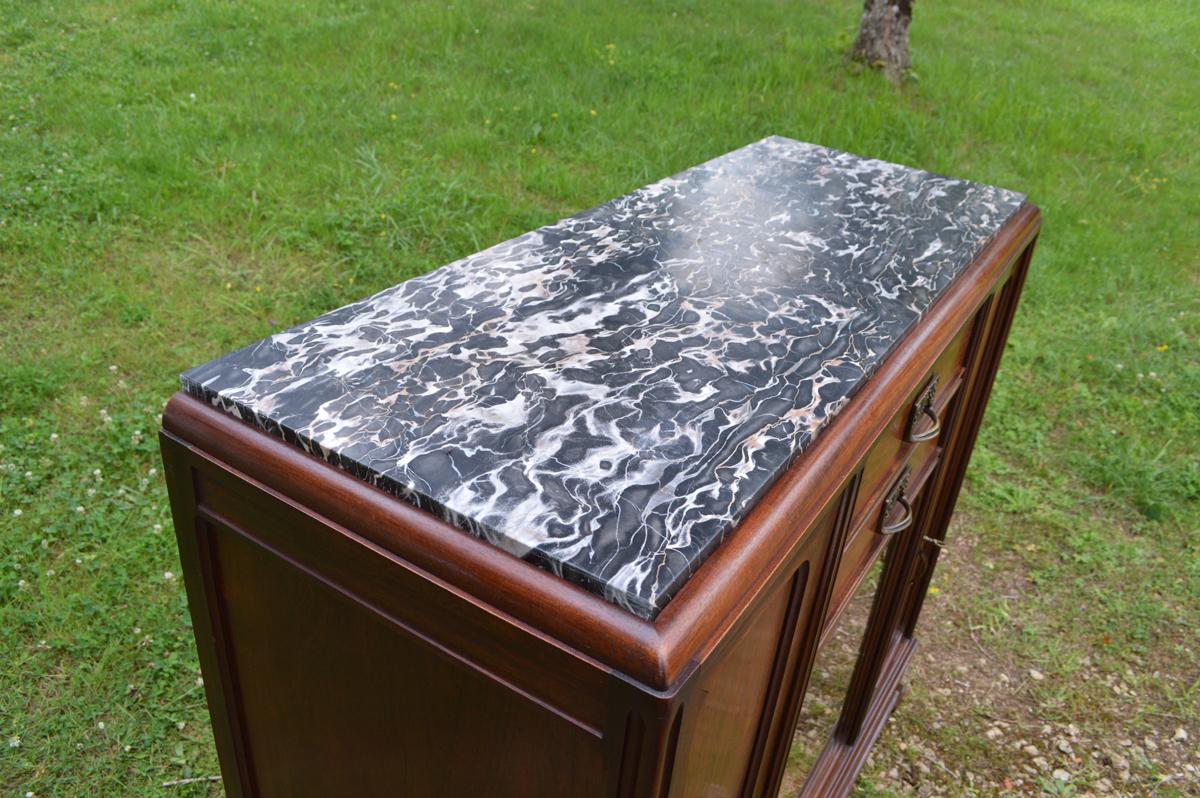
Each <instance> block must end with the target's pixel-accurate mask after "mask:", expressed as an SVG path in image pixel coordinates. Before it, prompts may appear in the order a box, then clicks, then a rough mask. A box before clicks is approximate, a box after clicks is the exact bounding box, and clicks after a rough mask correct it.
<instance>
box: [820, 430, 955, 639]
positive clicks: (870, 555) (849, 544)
mask: <svg viewBox="0 0 1200 798" xmlns="http://www.w3.org/2000/svg"><path fill="white" fill-rule="evenodd" d="M909 452H910V457H909V459H908V460H906V461H905V462H904V463H902V464H901V466H900V468H898V469H896V473H895V474H894V475H893V478H892V481H891V482H888V483H883V484H882V485H880V486H879V488H878V489H877V490H875V491H872V493H871V495H870V496H869V497H868V498H867V505H866V511H865V512H864V513H862V514H861V517H858V518H856V519H855V521H854V522H853V523H854V526H853V527H852V528H851V530H850V533H849V534H848V535H847V538H846V547H845V549H844V550H843V551H842V557H841V562H840V563H839V564H838V571H837V578H836V580H835V581H834V586H833V595H832V597H831V598H830V611H829V613H828V615H827V616H826V621H825V628H824V630H823V632H822V638H824V636H825V635H826V634H828V633H829V631H830V630H832V629H833V627H834V626H835V625H836V624H837V620H838V618H839V617H840V615H841V613H842V611H843V610H844V609H845V608H846V605H847V604H849V603H850V599H851V597H853V595H854V591H855V590H857V589H858V585H859V583H860V582H862V580H863V577H864V576H866V574H867V571H869V570H870V569H871V566H872V565H873V564H874V562H875V559H876V558H877V557H878V556H879V555H880V553H882V551H883V549H884V548H885V547H886V546H887V544H888V543H890V542H891V541H893V540H895V539H896V537H897V533H885V531H884V529H885V525H895V524H897V523H899V522H900V521H901V519H902V517H903V514H904V513H905V512H909V513H910V514H915V513H917V512H918V510H917V507H918V504H919V503H918V497H919V495H920V493H921V490H922V489H923V488H924V487H925V485H926V483H928V482H929V477H930V476H931V475H932V474H933V470H934V468H935V467H936V466H937V462H938V458H939V456H940V454H941V449H940V448H938V447H937V445H936V444H935V442H934V441H926V442H924V443H920V444H914V445H912V446H911V447H910V449H909ZM902 479H903V480H905V482H906V484H905V485H903V486H900V485H899V484H898V483H899V482H900V481H901V480H902ZM861 495H862V494H861V493H860V496H861ZM895 495H900V496H902V497H903V499H904V501H905V502H907V503H908V505H909V506H908V507H907V508H905V507H903V506H902V505H903V503H902V502H899V501H894V500H893V496H895ZM916 523H919V519H917V518H915V517H914V518H912V519H911V524H916ZM907 528H909V527H908V526H905V527H904V529H907ZM901 531H903V530H897V532H901Z"/></svg>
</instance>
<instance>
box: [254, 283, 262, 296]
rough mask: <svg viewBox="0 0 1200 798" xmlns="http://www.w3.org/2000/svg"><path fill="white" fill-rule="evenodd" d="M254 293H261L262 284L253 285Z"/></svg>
mask: <svg viewBox="0 0 1200 798" xmlns="http://www.w3.org/2000/svg"><path fill="white" fill-rule="evenodd" d="M254 293H256V294H261V293H262V286H261V285H256V286H254Z"/></svg>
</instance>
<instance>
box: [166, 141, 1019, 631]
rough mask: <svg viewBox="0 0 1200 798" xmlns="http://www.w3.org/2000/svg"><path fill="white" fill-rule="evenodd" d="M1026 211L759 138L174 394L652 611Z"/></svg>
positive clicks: (837, 155) (291, 333)
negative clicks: (967, 268) (983, 251)
mask: <svg viewBox="0 0 1200 798" xmlns="http://www.w3.org/2000/svg"><path fill="white" fill-rule="evenodd" d="M1023 199H1024V198H1023V196H1022V195H1020V194H1015V193H1012V192H1010V191H1005V190H1003V189H998V188H993V187H990V186H983V185H979V184H976V183H970V182H967V181H963V180H954V179H949V178H945V177H939V176H936V175H932V174H930V173H928V172H922V171H918V170H914V169H909V168H906V167H903V166H897V165H895V164H889V163H884V162H882V161H876V160H869V159H865V158H859V157H856V156H853V155H848V154H846V153H842V152H837V151H834V150H829V149H825V148H823V147H817V146H814V145H811V144H803V143H800V142H797V141H792V140H790V139H785V138H780V137H770V138H767V139H764V140H762V141H759V142H757V143H755V144H751V145H749V146H747V147H743V148H741V149H739V150H736V151H734V152H731V153H728V154H726V155H723V156H721V157H719V158H716V159H714V160H712V161H709V162H708V163H705V164H702V165H700V166H697V167H694V168H692V169H689V170H687V171H685V172H683V173H681V174H678V175H676V176H674V177H670V178H667V179H665V180H660V181H659V182H657V183H654V184H652V185H649V186H647V187H645V188H642V189H639V190H637V191H634V192H633V193H631V194H628V195H626V196H624V197H620V198H618V199H615V200H613V201H611V202H608V203H606V204H604V205H601V206H599V207H597V208H593V209H592V210H589V211H585V212H583V213H580V214H578V215H576V216H572V217H570V218H569V219H564V220H562V221H560V222H557V223H555V224H552V225H549V226H547V227H543V228H541V229H540V230H535V231H533V232H530V233H526V234H525V235H523V236H520V237H518V238H515V239H513V240H511V241H507V242H504V243H502V244H498V245H496V246H494V247H491V248H490V249H487V250H484V251H483V252H480V253H478V254H475V255H471V256H469V257H467V258H463V259H462V260H459V261H456V262H454V263H451V264H449V265H447V266H443V267H442V268H440V269H437V270H436V271H433V272H430V273H429V274H426V275H424V276H422V277H418V278H416V279H412V280H408V281H407V282H404V283H401V284H400V285H397V286H395V287H393V288H389V289H387V290H386V291H382V292H380V293H378V294H376V295H374V296H371V297H368V298H366V299H364V300H362V301H359V302H356V303H354V304H352V305H347V306H346V307H344V308H341V309H339V310H335V311H333V312H331V313H328V314H326V315H324V316H321V317H320V318H317V319H314V320H313V321H310V322H308V323H306V324H301V325H300V326H298V327H294V328H292V329H290V330H287V331H286V332H281V333H278V334H277V335H273V336H271V337H269V338H266V339H264V340H262V341H259V342H258V343H256V344H252V345H251V346H248V347H246V348H244V349H241V350H239V351H237V352H234V353H232V354H229V355H226V356H224V357H221V358H218V359H217V360H214V361H212V362H211V363H208V364H207V365H204V366H200V367H198V368H195V369H192V370H191V371H188V372H187V373H185V374H184V375H183V377H182V382H183V385H184V388H185V389H186V390H187V391H188V392H189V393H191V394H193V395H195V396H197V397H200V398H202V399H204V400H206V401H208V402H211V403H212V404H214V405H216V406H217V407H220V408H223V409H224V410H226V411H228V412H230V413H232V414H234V415H236V416H238V417H239V418H242V419H244V420H246V421H248V422H250V423H252V424H254V425H256V426H258V427H261V428H262V429H264V430H266V431H267V432H269V433H271V434H273V435H278V436H281V437H283V438H284V439H286V440H288V441H290V442H291V443H294V444H296V445H298V446H300V447H302V448H303V449H305V450H306V451H309V452H311V453H313V454H315V455H317V456H319V457H322V458H324V459H325V460H327V461H329V462H330V463H332V464H334V465H336V466H338V467H340V468H343V469H345V470H346V471H349V472H350V473H352V474H354V475H355V476H358V477H360V478H362V479H364V480H367V481H368V482H371V483H372V484H374V485H377V486H379V487H380V488H382V489H383V490H385V491H388V492H389V493H391V494H394V495H395V496H398V497H399V498H401V499H403V500H405V501H409V502H412V503H413V504H416V505H417V506H419V507H422V508H424V509H426V510H428V511H430V512H433V513H436V514H438V515H440V516H441V517H443V518H445V519H446V520H447V521H449V522H450V523H451V524H454V525H455V526H457V527H460V528H462V529H463V530H466V531H467V532H469V533H471V534H474V535H477V536H479V537H481V538H483V539H484V540H486V541H488V542H489V543H491V544H493V545H495V546H499V547H500V548H503V549H505V550H506V551H509V552H511V553H512V554H515V555H516V556H518V557H523V558H525V559H526V560H529V561H531V562H533V563H536V564H537V565H539V566H541V567H544V568H547V569H549V570H551V571H552V572H554V573H556V574H558V575H560V576H562V577H563V578H565V579H568V580H570V581H572V582H575V583H578V584H580V585H582V586H584V587H585V588H587V589H588V590H591V591H593V592H595V593H598V594H601V595H603V596H604V597H605V598H607V599H608V600H609V601H612V602H615V603H616V604H618V605H620V606H622V607H625V608H626V609H628V610H629V611H631V612H633V613H635V614H636V615H638V616H640V617H642V618H648V619H649V618H653V617H654V616H655V615H656V613H657V612H658V611H659V610H660V609H662V607H663V606H664V605H665V604H666V603H667V602H668V601H669V600H670V598H671V596H672V595H674V594H675V593H676V592H677V591H678V589H679V588H680V586H681V585H683V583H684V582H685V581H686V580H687V578H688V576H689V575H690V574H691V573H692V572H693V571H694V570H695V569H696V567H697V566H698V565H699V564H700V563H701V562H702V561H703V560H704V558H705V557H706V556H708V555H709V554H710V553H711V552H712V551H713V549H714V548H715V547H716V546H717V545H718V544H719V543H720V542H721V540H722V539H724V538H725V536H726V535H728V534H729V533H730V531H731V530H733V529H734V528H735V526H736V525H737V523H738V522H739V521H740V520H741V519H742V518H743V517H744V516H745V515H746V513H747V511H748V510H749V509H750V507H751V506H752V505H753V504H754V502H755V501H756V500H757V499H758V498H759V497H760V496H761V495H762V494H763V492H764V491H765V490H766V489H767V488H768V487H769V486H770V485H771V483H772V482H774V481H775V479H776V478H777V477H778V476H779V475H780V474H781V473H782V472H783V471H784V469H785V468H786V466H787V465H788V463H789V462H790V461H791V460H792V458H793V457H795V455H796V454H797V453H798V452H800V451H802V450H803V449H804V448H805V447H807V446H808V445H809V443H811V442H812V440H813V438H814V437H815V436H816V435H817V433H818V432H819V431H820V429H821V428H822V427H824V426H825V425H826V424H827V423H828V422H829V420H830V419H831V418H832V417H833V416H834V415H836V414H837V412H838V410H839V409H841V408H842V407H843V406H844V405H845V404H846V401H847V400H848V399H849V398H850V397H851V396H852V395H853V394H854V393H855V391H857V390H858V388H859V387H860V386H861V385H862V384H863V382H864V381H865V380H866V379H867V377H868V376H869V375H870V374H871V373H872V372H873V371H874V370H875V369H876V367H877V366H878V365H879V363H880V361H881V360H882V359H883V358H884V357H886V356H887V354H888V353H889V352H890V351H891V350H892V349H893V348H894V347H895V346H896V344H897V342H898V341H899V340H900V339H901V338H902V337H903V336H904V334H905V333H906V332H907V331H908V330H909V329H910V328H911V327H912V326H913V325H914V324H915V323H916V321H917V320H918V318H919V317H920V316H921V314H922V313H923V312H924V311H925V310H926V309H927V308H928V307H929V306H930V304H931V303H932V302H933V301H934V300H935V299H936V298H937V297H938V296H939V294H940V293H941V292H942V291H943V290H944V289H945V288H946V286H947V285H949V284H950V282H951V281H952V280H953V279H954V278H955V276H956V275H957V274H958V273H959V272H960V271H961V270H962V269H963V268H964V267H965V266H966V265H967V264H968V263H970V261H971V260H972V259H973V258H974V257H975V255H976V254H977V253H978V252H979V251H980V249H981V248H982V247H983V246H984V244H986V243H987V241H988V240H989V239H990V238H991V237H992V236H993V234H995V232H996V231H997V230H998V229H999V228H1000V226H1001V225H1002V224H1003V223H1004V222H1005V221H1006V220H1007V219H1008V218H1009V217H1010V216H1011V215H1012V214H1013V213H1014V212H1015V211H1016V210H1017V208H1018V207H1019V206H1020V204H1021V202H1022V201H1023Z"/></svg>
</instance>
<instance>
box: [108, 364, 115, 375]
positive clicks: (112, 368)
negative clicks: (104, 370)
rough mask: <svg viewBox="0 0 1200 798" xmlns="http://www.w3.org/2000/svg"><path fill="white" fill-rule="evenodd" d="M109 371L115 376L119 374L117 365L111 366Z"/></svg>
mask: <svg viewBox="0 0 1200 798" xmlns="http://www.w3.org/2000/svg"><path fill="white" fill-rule="evenodd" d="M108 370H109V371H111V372H112V373H113V374H116V373H117V366H116V364H113V365H111V366H109V367H108Z"/></svg>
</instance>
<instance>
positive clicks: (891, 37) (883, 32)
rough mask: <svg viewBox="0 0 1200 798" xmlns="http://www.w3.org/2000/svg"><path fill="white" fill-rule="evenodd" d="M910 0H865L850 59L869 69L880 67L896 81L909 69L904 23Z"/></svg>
mask: <svg viewBox="0 0 1200 798" xmlns="http://www.w3.org/2000/svg"><path fill="white" fill-rule="evenodd" d="M911 19H912V0H865V2H864V3H863V15H862V22H860V23H859V26H858V38H857V39H856V40H855V42H854V49H853V51H852V52H853V55H854V57H856V58H860V59H862V60H863V61H865V62H866V63H867V64H868V65H869V66H873V67H882V68H883V74H885V75H887V78H888V80H890V81H893V82H895V81H897V80H899V79H900V77H901V76H902V75H903V74H904V73H905V71H907V70H908V68H909V67H910V66H911V65H912V62H911V61H910V60H909V57H908V23H909V20H911Z"/></svg>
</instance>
